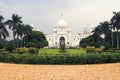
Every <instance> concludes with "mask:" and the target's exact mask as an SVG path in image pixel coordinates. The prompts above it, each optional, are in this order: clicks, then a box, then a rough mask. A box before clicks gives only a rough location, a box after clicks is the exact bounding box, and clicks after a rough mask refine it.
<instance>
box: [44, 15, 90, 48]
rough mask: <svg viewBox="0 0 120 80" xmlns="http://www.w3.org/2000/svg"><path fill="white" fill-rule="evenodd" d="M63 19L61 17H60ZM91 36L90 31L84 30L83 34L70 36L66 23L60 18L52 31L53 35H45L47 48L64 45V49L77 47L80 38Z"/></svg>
mask: <svg viewBox="0 0 120 80" xmlns="http://www.w3.org/2000/svg"><path fill="white" fill-rule="evenodd" d="M62 17H63V16H62ZM90 34H91V30H89V29H88V28H85V29H84V33H83V34H72V33H71V29H70V28H69V25H68V23H67V22H66V21H65V20H64V19H63V18H61V19H60V20H59V21H58V23H57V25H56V26H55V27H54V29H53V34H50V35H48V34H46V35H45V36H46V38H47V41H48V43H49V45H48V47H58V48H59V45H60V44H65V46H66V47H77V46H79V42H80V40H81V39H82V38H85V37H87V36H88V35H90Z"/></svg>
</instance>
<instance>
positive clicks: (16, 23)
mask: <svg viewBox="0 0 120 80" xmlns="http://www.w3.org/2000/svg"><path fill="white" fill-rule="evenodd" d="M21 18H22V17H20V16H18V14H13V15H12V19H10V20H8V21H7V22H6V23H7V24H8V25H9V29H11V30H12V31H13V38H14V41H15V37H16V34H17V33H16V32H17V30H18V29H19V27H20V24H22V21H21Z"/></svg>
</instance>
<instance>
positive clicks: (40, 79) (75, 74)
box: [0, 63, 120, 80]
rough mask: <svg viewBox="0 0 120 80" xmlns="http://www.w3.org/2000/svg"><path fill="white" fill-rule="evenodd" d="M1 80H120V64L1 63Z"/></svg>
mask: <svg viewBox="0 0 120 80" xmlns="http://www.w3.org/2000/svg"><path fill="white" fill-rule="evenodd" d="M0 80H120V63H114V64H97V65H22V64H6V63H0Z"/></svg>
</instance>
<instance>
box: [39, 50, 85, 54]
mask: <svg viewBox="0 0 120 80" xmlns="http://www.w3.org/2000/svg"><path fill="white" fill-rule="evenodd" d="M39 53H40V54H50V55H53V54H62V53H61V52H60V49H40V51H39ZM64 53H68V54H71V55H74V54H75V55H76V54H77V55H79V54H85V53H86V51H85V50H84V49H66V51H65V52H64Z"/></svg>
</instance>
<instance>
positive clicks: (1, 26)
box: [0, 15, 9, 40]
mask: <svg viewBox="0 0 120 80" xmlns="http://www.w3.org/2000/svg"><path fill="white" fill-rule="evenodd" d="M3 19H4V18H3V16H1V15H0V40H1V39H2V38H3V39H6V37H7V36H9V32H8V31H7V29H6V27H5V23H3Z"/></svg>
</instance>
